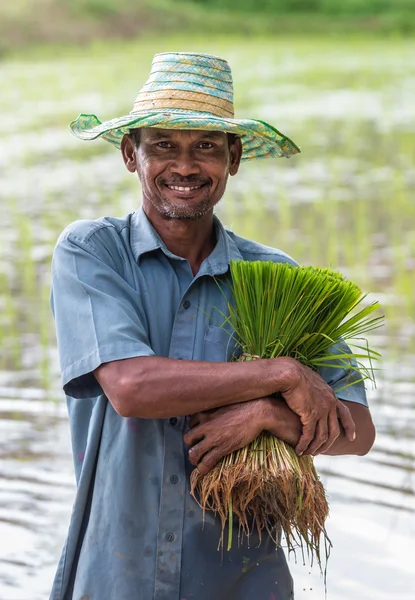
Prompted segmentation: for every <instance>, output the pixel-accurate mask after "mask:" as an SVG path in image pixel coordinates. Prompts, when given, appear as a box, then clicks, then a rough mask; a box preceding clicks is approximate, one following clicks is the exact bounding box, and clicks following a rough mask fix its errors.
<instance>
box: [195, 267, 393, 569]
mask: <svg viewBox="0 0 415 600" xmlns="http://www.w3.org/2000/svg"><path fill="white" fill-rule="evenodd" d="M230 273H231V278H232V282H231V284H230V285H231V290H232V297H233V302H232V303H229V305H228V310H229V316H228V317H226V316H225V315H223V316H224V317H225V323H229V324H230V325H232V327H233V329H234V331H235V339H236V341H237V342H238V345H239V349H240V352H241V354H240V356H239V358H238V359H237V360H254V359H256V358H276V357H279V356H290V357H292V358H295V359H297V360H299V361H300V362H301V363H303V364H305V365H307V366H309V367H310V368H312V369H315V370H316V369H318V368H319V367H338V366H339V364H340V365H342V366H344V367H345V368H346V369H352V371H355V372H356V373H357V374H358V375H357V376H356V374H354V376H353V377H351V378H350V382H349V383H346V385H353V384H354V383H356V382H357V381H361V380H364V379H370V380H372V381H373V382H374V374H373V369H372V366H371V365H372V360H374V359H376V358H378V357H379V354H378V353H377V352H375V351H374V350H372V349H370V348H369V346H368V344H367V342H366V340H362V335H363V334H365V333H367V332H368V331H371V330H373V329H375V328H377V327H379V326H380V325H381V324H382V319H383V317H382V316H380V317H379V316H378V317H372V313H373V312H374V311H375V310H377V309H378V308H379V304H378V302H373V303H371V304H369V305H366V306H363V307H361V304H362V301H363V300H364V298H365V297H366V296H365V294H363V293H362V291H361V289H360V288H359V287H358V286H357V285H356V284H354V283H353V282H351V281H347V280H346V279H345V278H344V277H343V276H342V275H341V274H340V273H337V272H334V271H331V270H329V269H321V268H313V267H293V266H291V265H289V264H280V263H273V262H260V261H258V262H246V261H231V266H230ZM350 339H353V340H360V342H359V344H358V345H356V344H355V345H354V348H355V349H356V351H355V352H352V351H351V350H349V349H348V348H347V347H345V345H344V344H341V345H340V346H338V347H337V349H336V351H335V353H333V346H334V345H335V344H338V343H340V342H342V341H347V340H350ZM362 361H365V362H366V363H368V364H369V367H366V366H365V364H364V363H363V362H362ZM352 371H351V372H352ZM190 483H191V492H192V495H193V496H194V498H195V499H196V500H197V502H198V503H199V504H200V506H201V508H202V510H203V511H206V510H212V511H214V512H215V513H217V514H218V515H219V516H220V519H221V523H222V535H221V538H220V541H219V547H220V546H221V545H222V544H223V538H224V531H225V527H226V524H227V523H228V544H227V547H228V550H230V548H231V546H232V532H233V515H236V516H237V517H238V520H239V541H241V539H242V537H244V536H249V535H250V534H251V533H252V531H253V529H254V528H256V530H257V531H258V533H259V537H260V539H261V532H262V531H263V530H265V531H266V532H268V534H269V535H271V537H272V538H273V539H274V540H275V542H276V543H278V538H279V532H280V531H281V530H282V531H283V532H284V534H285V538H286V542H287V546H288V550H289V551H290V550H294V549H295V548H296V547H297V546H300V547H301V549H302V550H303V552H304V549H305V550H306V552H307V554H308V555H309V557H310V558H311V560H313V559H316V560H317V562H318V564H319V566H320V568H321V542H322V541H324V547H325V551H326V558H327V556H328V548H329V545H330V543H329V540H328V538H327V536H326V532H325V521H326V518H327V515H328V503H327V500H326V495H325V490H324V487H323V485H322V483H321V481H320V479H319V477H318V475H317V472H316V469H315V467H314V463H313V458H312V457H311V456H298V455H297V454H296V453H295V451H294V449H293V448H292V447H291V446H289V445H288V444H286V443H285V442H283V441H282V440H280V439H278V438H276V437H275V436H273V435H271V434H269V433H268V432H263V433H262V434H261V435H260V436H259V437H258V438H257V439H256V440H254V441H253V442H252V443H251V444H249V446H247V447H245V448H242V449H240V450H238V451H236V452H233V453H232V454H230V455H228V456H226V457H224V458H223V459H222V460H221V461H220V462H219V463H218V464H217V465H216V467H215V468H214V469H212V470H211V471H209V472H208V473H207V474H206V475H201V474H200V473H199V471H198V470H197V469H195V470H194V471H193V472H192V474H191V480H190Z"/></svg>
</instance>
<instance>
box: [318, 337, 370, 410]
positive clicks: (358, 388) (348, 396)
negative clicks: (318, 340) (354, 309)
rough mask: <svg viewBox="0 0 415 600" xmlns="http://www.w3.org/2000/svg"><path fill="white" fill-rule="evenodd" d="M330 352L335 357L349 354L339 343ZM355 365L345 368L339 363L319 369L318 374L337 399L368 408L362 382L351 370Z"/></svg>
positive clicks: (357, 374) (345, 345)
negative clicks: (344, 353)
mask: <svg viewBox="0 0 415 600" xmlns="http://www.w3.org/2000/svg"><path fill="white" fill-rule="evenodd" d="M332 352H333V357H335V355H336V354H341V353H343V352H350V348H349V347H348V346H347V344H345V343H344V342H341V343H339V344H337V345H336V346H335V347H334V348H333V349H332ZM355 364H356V363H352V365H351V366H350V368H345V367H344V366H343V365H341V363H340V361H339V366H333V367H331V366H330V367H320V368H319V369H318V372H319V374H320V375H321V377H322V378H323V379H324V381H325V382H326V383H328V385H329V386H330V387H331V388H332V389H333V391H334V393H335V394H336V396H337V398H339V399H340V400H347V401H349V402H357V403H358V404H363V405H364V406H368V403H367V399H366V391H365V386H364V382H363V381H361V378H362V376H361V375H360V373H358V372H357V371H356V370H354V369H353V365H355Z"/></svg>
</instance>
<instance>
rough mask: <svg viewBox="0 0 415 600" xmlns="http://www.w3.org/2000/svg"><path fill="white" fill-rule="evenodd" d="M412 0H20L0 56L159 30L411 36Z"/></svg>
mask: <svg viewBox="0 0 415 600" xmlns="http://www.w3.org/2000/svg"><path fill="white" fill-rule="evenodd" d="M414 12H415V11H414V10H413V5H412V0H396V1H395V2H392V1H391V0H387V1H386V0H385V1H383V0H376V1H375V0H371V1H370V2H365V1H364V0H348V1H347V2H341V3H339V2H336V1H335V0H322V1H321V2H320V1H318V2H317V1H316V0H307V1H303V2H298V0H284V1H283V0H279V1H277V0H276V1H275V2H274V0H267V1H265V0H262V2H261V1H260V2H257V1H256V0H245V1H242V2H240V1H239V0H228V1H227V2H222V0H217V1H212V0H211V1H206V0H203V1H201V0H200V1H195V0H193V1H192V0H187V1H186V0H181V1H176V0H175V1H172V0H140V1H139V2H127V0H117V1H116V0H16V1H15V2H13V3H10V2H3V3H2V4H1V6H0V55H4V56H6V55H9V54H10V53H11V52H14V51H16V50H18V49H21V48H23V49H25V48H26V49H27V48H32V47H33V46H44V45H52V46H53V47H55V46H56V45H58V46H62V45H64V46H65V45H71V44H72V45H73V44H76V45H78V46H79V47H80V48H81V49H82V48H85V45H89V44H91V43H92V42H94V41H99V40H101V41H104V42H105V43H107V42H108V40H109V39H126V38H137V37H140V38H145V37H147V36H148V35H154V34H156V35H157V34H158V35H160V34H172V33H174V32H181V34H182V35H183V34H184V32H186V33H187V34H194V32H195V31H199V32H203V34H204V35H205V34H210V35H218V34H224V35H229V34H237V35H247V36H261V37H263V36H264V35H273V36H276V37H279V36H280V35H284V34H294V35H295V34H297V35H298V34H306V35H310V33H315V34H318V35H320V34H324V35H328V34H329V35H330V34H332V35H335V36H337V35H339V34H342V33H347V34H348V35H350V34H351V35H353V34H354V33H355V32H356V31H364V32H366V35H373V34H374V35H382V36H383V35H385V34H386V35H396V34H398V35H413V33H414V32H415V14H414Z"/></svg>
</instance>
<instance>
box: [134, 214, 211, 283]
mask: <svg viewBox="0 0 415 600" xmlns="http://www.w3.org/2000/svg"><path fill="white" fill-rule="evenodd" d="M145 212H146V215H147V218H148V219H149V221H150V223H151V224H152V226H153V227H154V229H155V230H156V231H157V233H158V234H159V236H160V237H161V239H162V240H163V242H164V243H165V245H166V248H167V249H168V250H169V251H170V252H171V253H172V254H176V256H180V257H182V258H185V259H186V260H187V261H188V263H189V265H190V267H191V269H192V273H193V275H196V274H197V273H198V271H199V269H200V266H201V264H202V262H203V261H204V260H205V258H207V257H208V256H209V254H210V253H211V252H212V250H213V249H214V247H215V244H216V234H215V227H214V223H213V212H211V213H208V214H206V215H204V216H203V217H201V218H200V219H197V220H195V221H192V220H187V219H166V218H164V217H162V216H161V215H160V213H158V212H156V213H155V214H154V212H153V211H151V210H149V211H148V210H146V211H145ZM149 213H150V214H149Z"/></svg>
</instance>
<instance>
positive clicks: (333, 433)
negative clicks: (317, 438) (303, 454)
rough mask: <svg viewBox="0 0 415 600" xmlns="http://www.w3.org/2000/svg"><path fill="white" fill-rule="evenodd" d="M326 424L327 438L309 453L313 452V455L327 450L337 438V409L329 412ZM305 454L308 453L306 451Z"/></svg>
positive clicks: (338, 428) (338, 432) (338, 433)
mask: <svg viewBox="0 0 415 600" xmlns="http://www.w3.org/2000/svg"><path fill="white" fill-rule="evenodd" d="M328 425H329V427H328V436H327V440H326V441H325V442H324V444H322V445H321V446H320V447H319V448H317V449H316V450H315V451H313V452H310V454H313V455H314V456H316V455H317V454H323V453H324V452H327V450H328V449H329V448H330V446H332V445H333V444H334V442H335V441H336V440H337V438H338V437H339V435H340V426H339V420H338V418H337V411H332V412H330V416H329V423H328ZM307 454H308V451H307Z"/></svg>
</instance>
